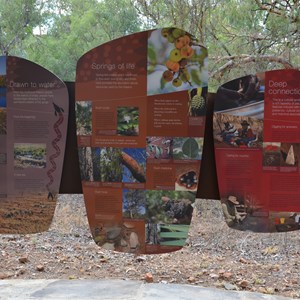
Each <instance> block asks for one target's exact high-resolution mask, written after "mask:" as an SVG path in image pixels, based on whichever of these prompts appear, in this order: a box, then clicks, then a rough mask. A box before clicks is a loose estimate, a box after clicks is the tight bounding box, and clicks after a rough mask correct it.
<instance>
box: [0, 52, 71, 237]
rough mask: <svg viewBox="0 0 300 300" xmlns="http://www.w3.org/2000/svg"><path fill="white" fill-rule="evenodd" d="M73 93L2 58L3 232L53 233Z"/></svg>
mask: <svg viewBox="0 0 300 300" xmlns="http://www.w3.org/2000/svg"><path fill="white" fill-rule="evenodd" d="M67 123H68V93H67V89H66V87H65V84H64V83H63V82H62V81H61V80H59V79H58V78H57V77H56V76H55V75H53V74H52V73H50V72H49V71H48V70H46V69H44V68H42V67H41V66H39V65H37V64H35V63H33V62H30V61H28V60H25V59H22V58H18V57H13V56H1V57H0V233H34V232H40V231H45V230H47V229H48V228H49V226H50V223H51V220H52V217H53V214H54V209H55V205H56V195H57V193H58V190H59V185H60V179H61V172H62V166H63V158H64V152H65V140H66V131H67Z"/></svg>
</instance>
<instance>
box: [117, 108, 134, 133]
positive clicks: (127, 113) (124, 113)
mask: <svg viewBox="0 0 300 300" xmlns="http://www.w3.org/2000/svg"><path fill="white" fill-rule="evenodd" d="M117 122H118V123H117V134H118V135H125V136H137V135H139V108H138V107H131V106H119V107H118V108H117Z"/></svg>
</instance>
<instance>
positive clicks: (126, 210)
mask: <svg viewBox="0 0 300 300" xmlns="http://www.w3.org/2000/svg"><path fill="white" fill-rule="evenodd" d="M145 203H146V191H145V190H128V191H127V192H126V193H125V195H124V197H123V216H124V217H126V218H131V219H133V218H142V217H144V213H145Z"/></svg>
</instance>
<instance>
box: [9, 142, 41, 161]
mask: <svg viewBox="0 0 300 300" xmlns="http://www.w3.org/2000/svg"><path fill="white" fill-rule="evenodd" d="M14 156H15V157H16V156H28V157H30V158H32V159H44V158H45V156H46V145H44V144H17V145H16V146H15V147H14Z"/></svg>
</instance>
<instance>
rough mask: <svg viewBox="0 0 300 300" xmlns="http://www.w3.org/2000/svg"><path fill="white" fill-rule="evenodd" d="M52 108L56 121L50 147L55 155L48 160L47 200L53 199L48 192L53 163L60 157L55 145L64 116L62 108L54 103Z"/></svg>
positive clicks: (59, 135)
mask: <svg viewBox="0 0 300 300" xmlns="http://www.w3.org/2000/svg"><path fill="white" fill-rule="evenodd" d="M53 106H54V114H55V116H58V117H59V118H58V120H57V121H56V122H55V123H54V125H53V129H54V131H55V133H56V137H55V139H54V140H53V141H52V142H51V145H52V147H53V148H54V149H55V153H54V154H52V155H51V156H50V158H49V161H50V163H51V165H52V167H51V169H49V170H48V172H47V176H48V177H49V179H50V180H49V182H48V183H47V185H46V188H47V190H48V197H47V198H48V199H52V200H53V198H54V196H53V194H52V192H51V191H50V186H51V185H52V183H53V181H54V178H53V175H52V173H53V172H54V171H55V170H56V163H55V161H54V159H55V158H57V157H58V156H59V155H60V148H59V147H58V145H57V143H58V142H59V141H60V139H61V137H62V134H61V132H60V130H59V126H60V125H61V124H62V122H63V121H64V116H63V112H64V110H63V108H61V107H59V106H58V105H56V104H55V103H53Z"/></svg>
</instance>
